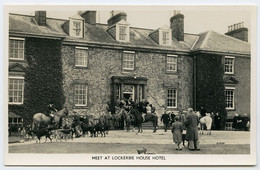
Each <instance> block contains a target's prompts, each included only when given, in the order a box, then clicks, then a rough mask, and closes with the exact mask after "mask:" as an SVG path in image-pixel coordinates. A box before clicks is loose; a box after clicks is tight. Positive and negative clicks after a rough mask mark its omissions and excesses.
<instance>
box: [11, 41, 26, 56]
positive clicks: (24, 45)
mask: <svg viewBox="0 0 260 170" xmlns="http://www.w3.org/2000/svg"><path fill="white" fill-rule="evenodd" d="M10 40H17V41H23V47H22V50H23V52H22V58H11V49H10ZM24 44H25V38H18V37H9V46H8V49H9V59H10V60H24V51H25V49H24V47H25V45H24Z"/></svg>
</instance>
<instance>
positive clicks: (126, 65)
mask: <svg viewBox="0 0 260 170" xmlns="http://www.w3.org/2000/svg"><path fill="white" fill-rule="evenodd" d="M134 55H135V54H134V53H123V69H130V70H134Z"/></svg>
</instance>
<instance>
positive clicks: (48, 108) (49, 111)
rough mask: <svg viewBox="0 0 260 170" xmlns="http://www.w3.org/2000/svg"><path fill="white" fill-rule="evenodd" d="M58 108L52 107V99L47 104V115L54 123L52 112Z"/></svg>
mask: <svg viewBox="0 0 260 170" xmlns="http://www.w3.org/2000/svg"><path fill="white" fill-rule="evenodd" d="M57 111H58V110H57V109H56V108H55V107H54V104H53V102H52V101H50V103H49V104H48V106H47V116H50V118H51V123H54V112H57Z"/></svg>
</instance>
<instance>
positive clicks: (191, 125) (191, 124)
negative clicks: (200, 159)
mask: <svg viewBox="0 0 260 170" xmlns="http://www.w3.org/2000/svg"><path fill="white" fill-rule="evenodd" d="M185 124H186V127H187V132H186V140H187V141H189V149H190V150H192V151H194V150H200V149H199V144H198V140H199V135H198V125H199V118H198V116H197V115H196V113H195V112H194V111H193V109H192V108H189V109H188V114H187V115H186V118H185Z"/></svg>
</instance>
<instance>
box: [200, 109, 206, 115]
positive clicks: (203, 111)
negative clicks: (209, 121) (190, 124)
mask: <svg viewBox="0 0 260 170" xmlns="http://www.w3.org/2000/svg"><path fill="white" fill-rule="evenodd" d="M200 115H201V117H204V116H206V110H205V109H204V107H203V106H201V107H200Z"/></svg>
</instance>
